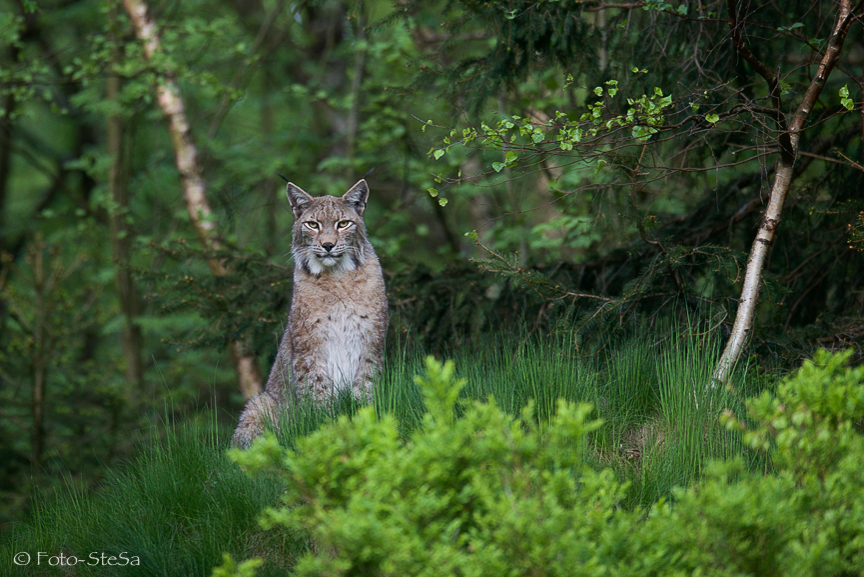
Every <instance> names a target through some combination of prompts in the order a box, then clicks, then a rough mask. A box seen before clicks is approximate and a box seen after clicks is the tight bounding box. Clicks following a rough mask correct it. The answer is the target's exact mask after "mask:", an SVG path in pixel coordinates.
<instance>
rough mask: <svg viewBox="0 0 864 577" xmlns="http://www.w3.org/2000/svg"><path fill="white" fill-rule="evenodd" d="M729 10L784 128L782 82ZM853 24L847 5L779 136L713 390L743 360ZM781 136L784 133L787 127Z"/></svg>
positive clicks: (739, 44)
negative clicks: (779, 234) (777, 240)
mask: <svg viewBox="0 0 864 577" xmlns="http://www.w3.org/2000/svg"><path fill="white" fill-rule="evenodd" d="M729 10H730V25H731V26H732V28H733V30H732V36H733V41H734V42H735V44H736V49H737V51H738V53H739V55H740V56H741V57H742V58H744V59H745V60H747V61H748V62H750V64H751V65H752V66H753V68H754V69H755V70H757V71H758V72H759V73H760V74H761V75H762V76H763V77H764V78H765V80H766V81H767V82H768V84H769V88H770V89H771V92H772V97H773V99H774V101H775V103H776V104H775V106H776V118H777V119H778V124H779V123H781V122H782V111H781V110H780V97H779V93H777V88H778V87H777V77H776V76H774V75H773V73H771V72H770V69H768V68H767V67H765V66H764V65H763V64H762V63H761V62H759V61H758V60H756V59H755V56H753V54H752V53H751V52H750V51H749V50H748V49H747V47H746V46H745V45H744V44H743V41H741V40H740V38H741V33H740V30H738V26H739V23H738V22H737V17H736V14H735V2H734V0H729ZM851 22H852V2H851V0H842V1H841V3H840V11H839V14H838V15H837V23H836V24H835V25H834V31H833V33H832V35H831V39H830V40H829V42H828V48H827V50H826V51H825V55H824V56H823V57H822V61H821V62H820V63H819V70H818V71H817V73H816V76H815V77H814V78H813V81H812V82H811V83H810V86H809V87H808V88H807V92H806V93H805V94H804V99H803V100H802V101H801V104H800V105H799V106H798V109H797V110H796V111H795V116H793V118H792V123H791V124H790V126H789V128H788V130H785V131H784V132H781V134H780V138H779V142H780V148H781V153H780V159H779V160H778V161H777V170H776V171H775V173H774V181H773V182H772V184H771V196H770V198H769V200H768V208H767V209H766V210H765V216H764V218H763V219H762V222H761V223H760V225H759V231H758V232H757V233H756V240H754V241H753V246H752V247H751V249H750V257H749V258H748V259H747V269H746V272H745V275H744V287H743V288H742V290H741V298H740V299H739V301H738V312H737V314H736V316H735V323H734V324H733V326H732V334H731V335H730V337H729V341H728V342H727V343H726V348H725V349H724V350H723V355H722V356H721V357H720V361H719V362H718V363H717V366H716V368H715V369H714V379H715V380H714V381H712V386H714V384H715V383H716V382H717V381H719V382H720V383H725V382H726V381H727V380H728V378H729V374H730V372H731V370H732V368H733V367H734V366H735V363H736V362H737V361H738V357H739V356H740V355H741V351H742V350H743V348H744V344H745V343H746V342H747V338H748V337H749V335H750V330H751V328H752V325H753V317H754V314H755V311H756V303H757V301H758V298H759V287H760V285H761V284H762V270H763V268H764V267H765V262H766V260H767V258H768V250H769V249H770V248H771V244H772V243H773V241H774V236H775V234H776V231H777V227H778V226H779V224H780V216H781V213H782V212H783V203H784V202H785V200H786V194H787V193H788V192H789V185H790V184H791V183H792V170H793V168H794V165H795V160H796V159H797V157H798V141H799V140H800V138H801V129H802V128H803V127H804V123H805V122H806V120H807V117H808V116H809V114H810V111H811V110H812V109H813V105H814V104H815V103H816V100H817V99H818V98H819V94H820V93H821V92H822V88H823V87H824V86H825V81H826V80H827V78H828V75H829V74H831V70H832V69H833V68H834V65H835V64H836V63H837V59H838V57H839V56H840V49H841V48H842V47H843V41H844V40H845V39H846V32H847V30H848V29H849V24H850V23H851ZM780 130H782V127H781V128H780Z"/></svg>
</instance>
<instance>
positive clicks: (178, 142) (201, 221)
mask: <svg viewBox="0 0 864 577" xmlns="http://www.w3.org/2000/svg"><path fill="white" fill-rule="evenodd" d="M123 6H124V7H125V8H126V12H127V13H128V14H129V18H130V19H131V21H132V25H133V27H134V28H135V35H136V36H137V37H138V39H139V40H140V41H141V42H142V43H143V44H144V56H145V57H146V58H147V60H151V61H152V59H153V57H154V55H156V54H157V53H158V52H159V51H160V50H161V49H162V48H161V44H160V40H159V31H158V29H157V27H156V23H155V22H154V21H153V20H152V19H151V18H150V15H149V14H148V11H147V3H146V2H144V1H143V0H123ZM156 96H157V99H158V101H159V107H160V108H161V109H162V114H163V115H164V116H165V120H166V122H167V123H168V130H169V132H170V134H171V142H172V144H173V145H174V156H175V160H176V163H177V171H178V172H179V173H180V183H181V185H182V187H183V196H184V198H185V200H186V207H187V209H188V211H189V218H190V219H191V220H192V225H193V226H194V227H195V232H196V233H197V234H198V238H199V239H200V241H201V244H203V245H204V246H205V247H207V248H208V249H211V250H218V249H219V248H220V246H219V241H218V240H217V238H216V234H215V233H216V223H215V222H214V221H213V211H212V210H211V209H210V203H209V202H208V200H207V194H206V188H205V185H204V178H203V177H202V176H201V166H200V164H199V163H198V149H197V148H196V147H195V142H194V141H193V139H192V131H191V129H190V126H189V121H188V119H187V117H186V108H185V105H184V103H183V98H182V95H181V93H180V87H179V85H178V84H177V79H176V78H175V77H174V75H173V74H171V73H170V72H166V73H163V74H162V75H161V76H160V80H159V82H158V84H157V86H156ZM207 265H208V266H209V267H210V271H211V272H212V273H213V274H214V275H217V276H222V275H224V274H226V272H227V270H226V269H225V265H224V264H223V263H222V261H220V260H219V259H216V258H211V259H209V260H208V261H207ZM230 351H231V358H232V360H233V362H234V368H235V369H236V371H237V378H238V381H239V385H240V390H241V392H242V393H243V396H244V397H245V398H247V399H249V398H251V397H253V396H255V395H257V394H258V393H260V392H261V388H262V377H261V373H260V371H259V370H258V368H257V366H256V365H255V357H254V356H252V355H250V354H249V353H247V352H246V351H245V347H244V346H243V343H241V342H236V341H235V342H233V343H231V345H230Z"/></svg>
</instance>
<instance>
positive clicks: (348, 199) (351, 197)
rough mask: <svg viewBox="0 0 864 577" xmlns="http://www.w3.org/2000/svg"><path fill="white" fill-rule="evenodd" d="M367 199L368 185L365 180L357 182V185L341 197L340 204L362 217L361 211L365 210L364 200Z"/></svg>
mask: <svg viewBox="0 0 864 577" xmlns="http://www.w3.org/2000/svg"><path fill="white" fill-rule="evenodd" d="M368 198H369V185H367V184H366V181H365V180H362V179H361V180H358V181H357V184H355V185H354V186H352V187H351V189H350V190H349V191H348V192H346V193H345V194H343V195H342V202H344V203H345V204H347V205H348V206H350V207H351V208H353V209H354V210H355V211H357V214H359V215H360V216H363V211H365V210H366V200H368Z"/></svg>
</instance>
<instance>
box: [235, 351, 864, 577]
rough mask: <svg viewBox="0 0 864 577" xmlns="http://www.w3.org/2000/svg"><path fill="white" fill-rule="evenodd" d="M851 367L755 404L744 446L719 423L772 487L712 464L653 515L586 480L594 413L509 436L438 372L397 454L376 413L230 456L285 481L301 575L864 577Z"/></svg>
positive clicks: (594, 476) (282, 520)
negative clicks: (767, 465)
mask: <svg viewBox="0 0 864 577" xmlns="http://www.w3.org/2000/svg"><path fill="white" fill-rule="evenodd" d="M848 358H849V355H848V354H839V355H835V356H831V355H829V354H828V353H825V352H820V353H819V354H817V355H816V357H815V359H814V361H813V362H811V361H808V362H806V363H805V364H804V366H803V367H802V368H801V369H800V370H799V371H798V372H797V373H796V374H794V375H793V376H791V377H789V378H787V379H786V380H785V381H784V382H783V383H782V385H781V386H780V388H779V389H778V392H777V395H776V397H775V396H771V395H769V394H767V393H765V394H763V395H762V396H760V397H757V398H755V399H751V400H750V401H749V402H748V405H747V406H748V410H749V412H750V415H749V418H750V419H751V420H752V422H754V423H756V426H755V428H753V429H752V430H746V427H745V426H744V425H743V424H742V421H741V420H740V419H738V418H737V417H736V416H735V415H733V414H732V413H731V412H728V411H727V412H726V413H725V414H724V415H723V417H722V421H723V423H724V424H725V425H726V426H727V427H728V428H729V429H730V430H733V431H737V432H740V433H741V434H742V435H743V437H744V441H745V442H746V443H748V444H749V445H750V446H752V447H754V448H756V449H758V450H762V451H766V452H767V453H768V455H769V457H770V458H771V459H773V462H774V465H775V468H776V473H773V474H770V475H761V474H758V473H754V472H751V471H748V470H747V469H746V467H745V466H744V465H743V463H742V461H741V460H740V459H733V460H731V461H729V462H719V461H715V462H714V463H713V464H712V465H711V466H710V467H709V468H708V472H707V475H706V476H705V477H703V478H702V479H701V480H700V481H699V482H698V483H697V484H696V485H694V486H692V487H690V488H687V489H683V488H682V489H678V490H676V491H675V492H674V502H666V501H662V500H661V501H660V502H658V503H655V504H654V505H653V506H651V507H649V508H648V509H646V510H628V509H626V508H624V507H622V506H621V501H622V497H623V495H624V492H625V489H626V486H625V485H622V484H621V483H619V482H618V481H616V480H615V478H614V475H613V474H612V473H611V472H610V471H609V470H602V471H600V472H597V471H594V470H592V469H591V468H590V467H588V466H587V465H585V464H584V463H585V459H584V456H585V455H584V453H585V451H586V450H587V448H586V445H585V437H586V434H587V433H588V432H589V431H591V430H594V429H596V428H597V427H599V425H600V423H599V422H598V421H588V420H587V416H588V415H589V414H590V413H591V410H592V409H591V406H590V405H588V404H580V405H575V404H572V403H568V402H565V401H561V402H559V403H558V407H557V412H556V414H555V416H554V417H552V419H551V422H548V423H545V424H544V425H543V426H542V427H541V425H539V424H537V421H536V419H534V418H533V415H532V413H533V407H532V406H531V405H530V404H529V406H528V407H526V408H525V410H524V411H523V415H522V419H516V418H513V417H511V416H509V415H507V414H506V413H504V412H503V411H502V410H500V409H499V408H498V407H497V406H496V404H495V403H494V401H492V400H490V401H489V402H488V403H480V402H476V401H475V402H471V403H468V402H461V403H460V402H459V401H458V397H459V394H458V393H459V390H460V388H461V387H462V386H463V385H464V381H458V380H456V379H454V377H453V364H452V363H446V364H444V365H442V364H440V363H438V362H436V361H435V360H434V359H432V358H429V359H427V361H426V376H425V377H417V378H416V381H417V383H418V385H419V386H420V388H421V390H422V393H423V395H424V400H425V403H426V407H427V413H426V414H425V416H424V417H423V421H422V426H421V427H420V428H418V429H417V430H416V431H415V432H414V433H413V434H412V435H411V437H410V438H409V439H408V440H406V441H404V442H403V441H402V440H401V439H400V437H399V434H398V423H397V422H396V420H395V418H393V417H391V416H388V415H385V416H383V417H381V418H378V417H377V416H376V414H375V412H374V409H373V408H371V407H367V408H364V409H361V410H360V411H359V412H358V413H357V415H356V416H355V417H354V419H353V420H349V419H348V418H347V417H342V418H340V419H339V420H337V421H336V422H334V423H333V424H331V425H327V426H325V427H323V428H322V429H320V430H319V431H317V432H315V433H313V434H311V435H309V436H307V437H305V438H303V439H300V440H299V441H298V442H297V445H296V449H295V450H286V449H282V448H280V447H279V446H278V444H277V443H276V441H275V439H273V438H272V437H271V438H264V439H259V440H258V441H257V442H256V443H255V444H254V445H253V447H252V449H250V450H249V451H247V452H242V451H232V452H231V457H232V459H234V460H235V461H237V462H238V463H240V464H241V465H244V466H245V467H247V469H250V470H253V471H254V470H259V469H262V468H275V469H276V470H277V471H279V472H280V474H281V475H283V476H284V478H285V480H286V482H287V486H288V491H287V492H286V494H285V495H284V506H283V507H280V508H276V509H269V510H267V511H266V512H265V514H264V517H263V523H264V524H265V525H267V526H277V525H278V526H287V527H289V528H291V529H301V530H305V531H308V532H309V534H310V535H311V537H312V539H313V542H314V543H315V546H314V547H313V548H312V549H311V551H310V552H309V553H308V554H306V555H305V556H304V557H303V558H302V559H301V560H300V562H299V563H298V565H297V568H296V570H297V573H298V574H300V575H430V576H431V575H435V576H441V575H495V576H502V575H513V576H517V575H520V576H521V575H568V576H569V575H603V574H608V575H676V574H680V575H697V574H701V575H724V576H725V575H861V574H862V570H864V478H862V473H861V463H862V462H864V437H862V435H861V431H860V425H861V419H862V417H864V368H860V367H859V368H854V369H853V368H848V367H847V366H846V362H847V360H848ZM223 569H224V567H223ZM223 574H226V575H228V574H231V573H230V571H224V572H223Z"/></svg>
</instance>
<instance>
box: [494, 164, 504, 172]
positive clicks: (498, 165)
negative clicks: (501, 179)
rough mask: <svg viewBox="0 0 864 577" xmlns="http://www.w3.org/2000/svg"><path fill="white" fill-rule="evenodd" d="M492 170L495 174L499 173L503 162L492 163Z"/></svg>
mask: <svg viewBox="0 0 864 577" xmlns="http://www.w3.org/2000/svg"><path fill="white" fill-rule="evenodd" d="M492 168H493V169H494V170H495V172H501V169H502V168H504V163H503V162H493V163H492Z"/></svg>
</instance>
